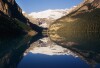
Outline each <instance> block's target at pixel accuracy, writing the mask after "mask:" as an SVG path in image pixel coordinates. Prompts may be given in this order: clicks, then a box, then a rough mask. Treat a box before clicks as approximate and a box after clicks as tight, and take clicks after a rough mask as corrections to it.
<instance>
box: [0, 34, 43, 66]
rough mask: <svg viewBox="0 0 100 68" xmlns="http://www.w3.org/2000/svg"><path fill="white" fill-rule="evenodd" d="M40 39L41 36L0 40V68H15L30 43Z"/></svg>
mask: <svg viewBox="0 0 100 68" xmlns="http://www.w3.org/2000/svg"><path fill="white" fill-rule="evenodd" d="M40 38H42V35H36V36H34V37H30V36H28V35H24V36H20V37H16V38H15V37H14V38H6V39H1V38H0V68H16V67H17V65H18V63H19V62H20V60H21V59H22V58H23V53H24V52H25V50H26V49H27V48H29V47H30V44H31V42H35V41H37V40H38V39H40ZM33 39H34V40H33Z"/></svg>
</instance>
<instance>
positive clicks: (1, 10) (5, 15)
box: [0, 0, 42, 36]
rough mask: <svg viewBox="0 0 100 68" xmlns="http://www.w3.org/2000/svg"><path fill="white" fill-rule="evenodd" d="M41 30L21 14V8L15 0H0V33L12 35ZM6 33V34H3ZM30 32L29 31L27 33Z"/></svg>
mask: <svg viewBox="0 0 100 68" xmlns="http://www.w3.org/2000/svg"><path fill="white" fill-rule="evenodd" d="M33 30H35V31H37V32H38V31H39V30H40V31H42V28H39V27H38V26H36V25H35V24H32V23H31V22H30V21H29V19H28V18H26V17H25V16H24V15H23V14H22V9H21V8H20V7H19V5H18V4H17V3H16V1H15V0H0V35H1V36H3V35H4V36H7V35H8V36H9V35H10V36H12V35H18V34H23V33H24V34H26V33H28V32H30V31H32V34H33V33H34V32H35V31H33ZM5 34H6V35H5ZM29 34H31V33H29Z"/></svg>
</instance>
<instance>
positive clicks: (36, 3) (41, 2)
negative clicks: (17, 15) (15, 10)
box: [16, 0, 83, 13]
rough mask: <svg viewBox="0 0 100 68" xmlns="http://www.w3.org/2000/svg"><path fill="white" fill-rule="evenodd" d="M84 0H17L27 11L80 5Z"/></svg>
mask: <svg viewBox="0 0 100 68" xmlns="http://www.w3.org/2000/svg"><path fill="white" fill-rule="evenodd" d="M82 1H83V0H16V2H17V3H18V5H19V6H20V7H21V8H22V10H23V11H25V12H26V13H32V12H40V11H44V10H48V9H66V8H71V7H73V6H76V5H78V4H79V3H81V2H82Z"/></svg>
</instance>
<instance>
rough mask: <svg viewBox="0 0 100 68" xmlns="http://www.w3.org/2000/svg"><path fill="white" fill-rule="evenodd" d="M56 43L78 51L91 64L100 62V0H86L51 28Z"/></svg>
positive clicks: (51, 34)
mask: <svg viewBox="0 0 100 68" xmlns="http://www.w3.org/2000/svg"><path fill="white" fill-rule="evenodd" d="M49 36H50V37H51V40H52V41H54V42H55V43H57V44H59V45H61V46H63V47H66V48H68V49H70V50H72V51H73V52H76V53H78V54H79V55H80V56H81V58H85V61H87V63H89V64H91V65H95V64H97V63H100V58H99V57H100V46H99V45H100V42H99V41H100V0H84V2H82V3H81V4H79V5H78V6H77V7H76V8H74V9H73V10H72V11H71V12H70V13H69V14H68V15H66V16H64V17H62V18H60V19H58V20H56V21H55V22H54V23H53V24H51V26H50V28H49Z"/></svg>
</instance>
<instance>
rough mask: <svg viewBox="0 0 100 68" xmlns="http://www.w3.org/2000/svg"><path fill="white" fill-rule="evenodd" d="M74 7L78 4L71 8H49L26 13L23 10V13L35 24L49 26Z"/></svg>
mask: <svg viewBox="0 0 100 68" xmlns="http://www.w3.org/2000/svg"><path fill="white" fill-rule="evenodd" d="M74 8H76V6H73V7H72V8H70V9H48V10H44V11H40V12H32V13H30V14H26V13H25V12H23V14H24V16H26V17H27V18H28V19H29V20H30V22H32V23H33V24H37V25H39V26H40V27H44V28H48V27H49V25H50V24H51V23H52V22H54V21H55V20H57V19H59V18H61V17H63V16H65V15H67V14H68V13H70V12H71V11H72V10H73V9H74Z"/></svg>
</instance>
